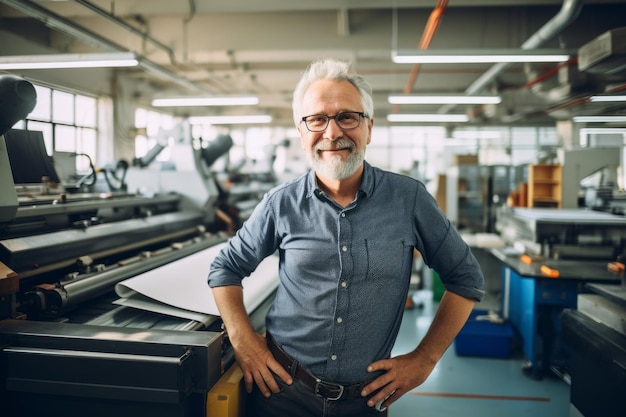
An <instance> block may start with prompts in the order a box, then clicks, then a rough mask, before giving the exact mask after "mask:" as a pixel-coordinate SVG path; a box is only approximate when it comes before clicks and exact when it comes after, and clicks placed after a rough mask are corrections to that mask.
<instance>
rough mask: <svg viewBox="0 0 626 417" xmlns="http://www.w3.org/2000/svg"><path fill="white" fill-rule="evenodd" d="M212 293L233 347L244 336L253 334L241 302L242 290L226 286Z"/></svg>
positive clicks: (215, 289)
mask: <svg viewBox="0 0 626 417" xmlns="http://www.w3.org/2000/svg"><path fill="white" fill-rule="evenodd" d="M212 291H213V298H215V304H216V305H217V309H218V310H219V312H220V316H221V318H222V322H223V323H224V326H225V327H226V331H227V332H228V336H229V339H230V340H231V343H233V346H235V344H236V343H237V342H238V341H240V340H244V339H245V335H246V334H250V333H254V329H253V327H252V324H251V323H250V318H249V317H248V313H247V312H246V307H245V305H244V302H243V288H242V287H239V286H236V285H228V286H223V287H214V288H212ZM235 348H236V346H235Z"/></svg>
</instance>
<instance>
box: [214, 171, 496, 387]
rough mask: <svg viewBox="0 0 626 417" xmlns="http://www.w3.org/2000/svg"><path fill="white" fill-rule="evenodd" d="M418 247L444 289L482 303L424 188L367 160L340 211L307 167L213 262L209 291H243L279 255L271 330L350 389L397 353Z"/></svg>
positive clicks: (313, 368) (464, 253)
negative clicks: (358, 182) (265, 260)
mask: <svg viewBox="0 0 626 417" xmlns="http://www.w3.org/2000/svg"><path fill="white" fill-rule="evenodd" d="M414 248H417V250H419V252H420V253H421V255H422V256H423V258H424V261H425V263H426V264H427V265H429V266H430V267H432V268H433V269H435V270H436V271H437V272H438V274H439V276H440V277H441V280H442V282H443V283H444V285H445V287H446V289H447V290H449V291H452V292H455V293H457V294H459V295H462V296H464V297H467V298H471V299H475V300H480V299H481V298H482V296H483V294H484V292H483V276H482V273H481V270H480V267H479V265H478V263H477V261H476V259H475V258H474V256H473V255H472V253H471V251H470V249H469V248H468V246H467V245H466V244H465V242H464V241H463V240H462V239H461V237H460V236H459V234H458V233H457V231H456V230H455V229H454V227H453V226H452V225H451V223H450V221H449V220H448V219H447V218H446V217H445V216H444V215H443V213H442V212H441V211H440V210H439V209H438V207H437V204H436V202H435V200H434V199H433V198H432V196H431V195H430V193H429V192H428V191H427V190H426V188H425V187H424V184H422V183H421V182H419V181H416V180H415V179H413V178H410V177H407V176H403V175H399V174H395V173H391V172H387V171H383V170H381V169H378V168H374V167H372V166H371V165H369V164H368V163H367V162H365V169H364V173H363V179H362V181H361V186H360V188H359V191H358V192H357V194H356V196H355V199H354V201H353V202H352V203H350V204H349V205H348V206H347V207H345V208H344V207H341V206H340V205H338V204H336V203H335V202H334V201H333V200H332V199H330V198H329V197H328V196H327V195H326V194H325V193H324V192H323V191H322V190H321V189H320V188H319V187H317V185H316V181H315V174H314V172H312V171H310V172H309V173H307V174H305V175H303V176H301V177H299V178H297V179H295V180H292V181H290V182H287V183H285V184H283V185H280V186H278V187H276V188H275V189H273V190H272V191H270V192H269V193H267V195H265V197H264V198H263V200H262V201H261V202H260V203H259V204H258V205H257V207H256V208H255V210H254V212H253V214H252V215H251V217H250V218H249V219H248V220H247V221H246V222H245V224H244V225H243V226H242V228H241V229H240V230H239V231H238V232H237V234H236V235H235V236H234V237H233V238H231V239H230V241H229V243H228V245H227V246H226V247H225V248H224V249H223V250H222V251H221V252H220V254H219V255H218V256H217V257H216V258H215V260H214V261H213V263H212V264H211V268H210V273H209V285H210V286H211V287H215V286H223V285H241V280H242V278H243V277H246V276H248V275H250V273H251V272H252V271H254V269H255V268H256V266H257V265H258V264H259V263H260V262H261V260H262V259H263V258H265V257H266V256H268V255H270V254H272V253H274V252H276V251H277V250H278V254H279V256H280V263H279V268H280V271H279V277H280V285H279V287H278V290H277V293H276V299H275V301H274V303H273V305H272V307H271V309H270V311H269V312H268V315H267V320H266V324H267V330H268V331H269V332H270V333H271V334H272V336H273V337H274V339H276V341H277V343H278V344H279V345H280V346H282V348H283V349H284V350H285V351H286V352H287V353H288V354H290V355H292V356H293V357H294V358H296V359H297V360H298V361H299V362H300V363H302V364H303V365H304V366H305V367H306V368H307V369H308V370H309V371H310V372H312V373H313V374H314V375H316V376H318V377H319V378H322V379H324V380H328V381H335V382H338V383H344V384H352V383H357V382H362V381H365V380H366V379H367V378H368V373H367V366H368V365H369V364H370V363H372V362H374V361H376V360H379V359H383V358H388V357H389V356H390V354H391V349H392V347H393V344H394V342H395V339H396V336H397V334H398V330H399V328H400V322H401V319H402V315H403V312H404V305H405V302H406V297H407V292H408V288H409V282H410V278H411V271H412V263H413V249H414ZM416 342H417V341H416ZM369 377H371V375H369Z"/></svg>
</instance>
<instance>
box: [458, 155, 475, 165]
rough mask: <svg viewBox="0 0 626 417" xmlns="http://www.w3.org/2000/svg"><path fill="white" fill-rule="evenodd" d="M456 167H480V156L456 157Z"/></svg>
mask: <svg viewBox="0 0 626 417" xmlns="http://www.w3.org/2000/svg"><path fill="white" fill-rule="evenodd" d="M454 163H455V164H456V165H478V155H454Z"/></svg>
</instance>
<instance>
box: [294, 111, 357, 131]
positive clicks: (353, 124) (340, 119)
mask: <svg viewBox="0 0 626 417" xmlns="http://www.w3.org/2000/svg"><path fill="white" fill-rule="evenodd" d="M361 117H368V116H367V115H366V114H365V113H363V112H360V111H340V112H339V113H337V114H336V115H334V116H328V115H326V114H312V115H311V116H304V117H303V118H302V121H303V122H304V124H305V125H306V128H307V129H308V130H309V132H323V131H324V130H326V128H327V127H328V124H329V123H330V120H331V119H333V120H335V123H337V126H339V128H340V129H341V130H351V129H356V128H357V127H359V126H360V125H361Z"/></svg>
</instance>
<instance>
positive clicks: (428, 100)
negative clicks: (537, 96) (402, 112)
mask: <svg viewBox="0 0 626 417" xmlns="http://www.w3.org/2000/svg"><path fill="white" fill-rule="evenodd" d="M388 101H389V103H390V104H498V103H501V102H502V98H500V97H499V96H468V95H457V96H453V95H431V96H427V95H397V96H389V97H388Z"/></svg>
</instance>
